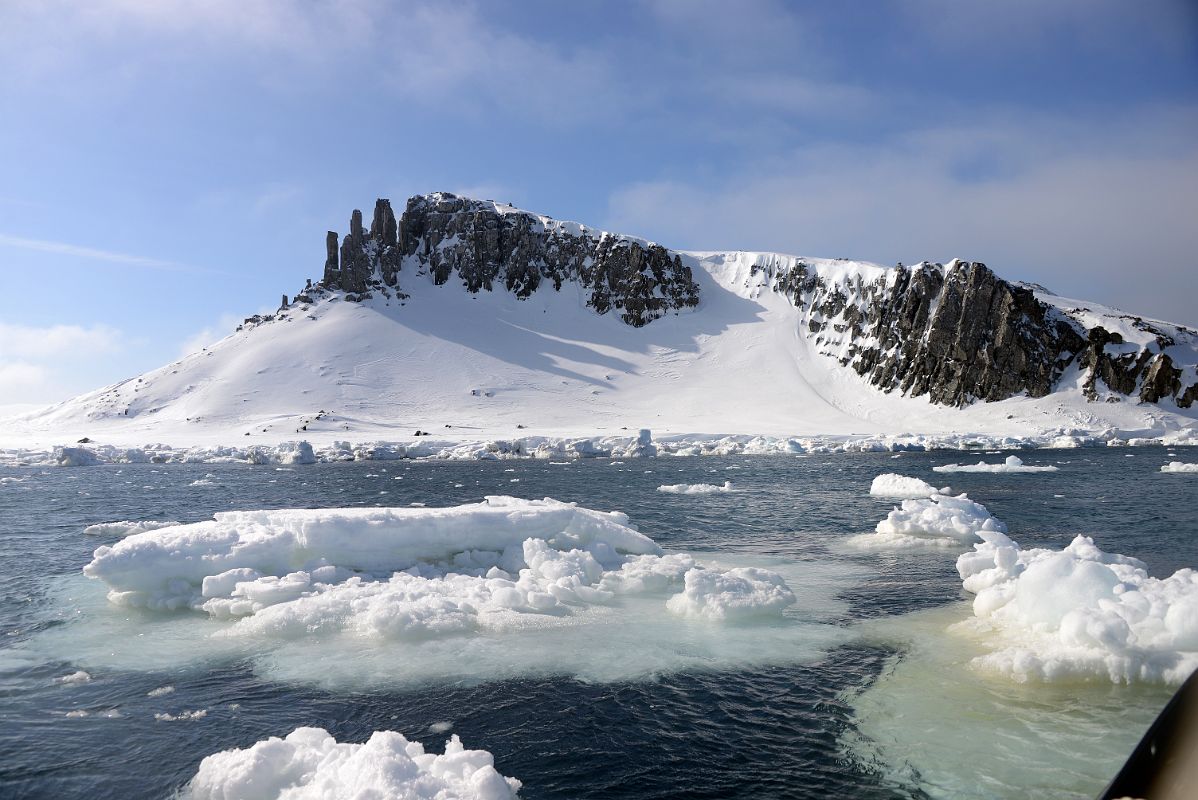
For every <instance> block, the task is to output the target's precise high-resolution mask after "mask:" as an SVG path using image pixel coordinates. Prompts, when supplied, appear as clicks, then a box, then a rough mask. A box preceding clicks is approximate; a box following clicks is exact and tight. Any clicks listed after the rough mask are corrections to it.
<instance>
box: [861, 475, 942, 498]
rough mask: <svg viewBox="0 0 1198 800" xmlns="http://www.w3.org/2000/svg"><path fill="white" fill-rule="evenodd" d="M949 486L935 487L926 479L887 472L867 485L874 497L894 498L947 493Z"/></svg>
mask: <svg viewBox="0 0 1198 800" xmlns="http://www.w3.org/2000/svg"><path fill="white" fill-rule="evenodd" d="M948 491H949V487H947V486H945V487H944V488H943V489H937V488H936V487H935V486H933V485H932V484H930V483H928V482H927V481H923V480H920V479H919V478H911V477H908V476H906V475H898V474H896V473H893V472H887V473H885V474H882V475H879V476H878V477H876V478H874V480H873V483H871V484H870V486H869V493H870V494H871V495H873V496H874V497H892V498H895V499H915V498H920V497H929V496H931V495H934V494H948Z"/></svg>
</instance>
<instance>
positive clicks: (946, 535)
mask: <svg viewBox="0 0 1198 800" xmlns="http://www.w3.org/2000/svg"><path fill="white" fill-rule="evenodd" d="M1006 530H1007V526H1006V525H1005V524H1004V523H1003V522H1002V521H1001V520H999V519H997V518H996V517H994V516H992V515H991V514H990V512H989V511H988V510H987V509H986V507H985V506H984V505H982V504H981V503H975V502H974V501H972V500H970V499H969V498H968V497H967V496H966V495H963V494H961V495H957V496H956V497H952V496H950V495H941V494H937V495H932V496H931V497H928V498H925V499H922V500H904V501H903V504H902V506H900V507H899V508H895V509H893V510H892V511H891V512H890V513H889V514H887V515H886V519H884V520H882V521H881V522H879V523H878V524H877V527H876V532H875V533H867V534H862V535H860V536H854V537H852V538H851V539H850V540H849V543H850V544H851V545H853V546H856V547H864V548H891V547H920V546H929V545H930V546H936V547H952V546H956V545H963V544H972V543H973V542H976V541H978V540H979V537H980V535H981V534H982V533H984V532H1006Z"/></svg>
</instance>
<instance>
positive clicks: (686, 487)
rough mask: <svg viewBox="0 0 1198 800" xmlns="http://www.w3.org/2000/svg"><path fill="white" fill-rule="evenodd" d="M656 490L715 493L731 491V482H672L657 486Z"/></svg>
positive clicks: (683, 492)
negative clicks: (717, 484) (717, 483)
mask: <svg viewBox="0 0 1198 800" xmlns="http://www.w3.org/2000/svg"><path fill="white" fill-rule="evenodd" d="M657 491H659V492H665V493H666V494H716V493H718V492H731V491H732V482H731V481H724V484H723V485H722V486H715V485H713V484H710V483H674V484H669V485H667V486H658V487H657Z"/></svg>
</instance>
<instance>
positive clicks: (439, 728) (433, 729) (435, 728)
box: [428, 722, 453, 733]
mask: <svg viewBox="0 0 1198 800" xmlns="http://www.w3.org/2000/svg"><path fill="white" fill-rule="evenodd" d="M451 730H453V723H452V722H434V723H433V724H432V725H429V726H428V732H429V733H449V732H450V731H451Z"/></svg>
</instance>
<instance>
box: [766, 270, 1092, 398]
mask: <svg viewBox="0 0 1198 800" xmlns="http://www.w3.org/2000/svg"><path fill="white" fill-rule="evenodd" d="M774 286H775V289H776V290H778V291H782V292H784V293H785V294H786V295H787V296H788V297H789V298H790V299H791V302H793V303H794V304H795V306H797V307H798V308H800V309H803V310H805V312H806V316H807V317H808V320H809V321H808V329H809V331H810V333H811V336H812V337H813V340H814V342H815V343H816V345H817V348H818V349H819V350H820V351H821V352H824V353H826V354H828V355H833V356H835V357H836V358H838V360H839V361H840V362H841V363H842V364H844V365H845V366H850V367H852V368H853V369H854V370H855V371H856V372H857V373H858V374H859V375H862V376H864V377H865V378H867V379H868V380H869V382H870V383H871V384H873V385H874V386H877V387H879V388H881V389H883V390H885V391H893V390H899V391H901V392H903V393H904V394H908V395H912V396H922V395H927V396H928V398H929V399H930V400H931V401H932V402H934V403H940V404H944V405H953V406H963V405H967V404H969V403H971V402H973V401H974V400H1002V399H1005V398H1007V397H1011V396H1013V395H1016V394H1020V393H1024V392H1026V393H1027V394H1028V395H1030V396H1032V397H1043V396H1044V395H1046V394H1048V393H1049V392H1051V391H1052V390H1053V387H1054V385H1055V383H1056V381H1057V379H1058V378H1059V377H1060V375H1061V373H1062V371H1063V370H1064V368H1065V367H1066V366H1067V365H1068V364H1069V363H1070V361H1071V360H1072V358H1073V356H1074V355H1076V354H1077V353H1078V352H1080V351H1081V350H1082V348H1083V347H1084V345H1085V341H1084V339H1082V337H1081V336H1080V335H1079V333H1078V332H1077V330H1076V329H1075V327H1074V326H1073V325H1072V324H1070V323H1069V322H1068V321H1067V320H1065V319H1062V318H1060V317H1059V316H1056V315H1054V314H1052V313H1051V311H1050V309H1049V307H1048V306H1046V305H1044V304H1043V303H1040V302H1039V301H1038V300H1036V298H1035V296H1034V295H1033V293H1032V291H1031V290H1030V289H1024V288H1022V287H1019V286H1016V285H1013V284H1010V283H1007V282H1006V281H1004V280H1002V279H1001V278H999V277H998V276H997V275H995V274H994V273H993V272H992V271H991V270H990V269H988V268H987V267H986V265H985V264H982V263H979V262H968V261H954V262H952V263H951V264H949V265H948V266H947V267H942V266H940V265H939V264H927V263H924V264H920V265H917V266H915V267H904V266H902V265H901V264H900V265H899V266H897V267H895V269H894V270H892V271H891V272H890V273H888V274H886V275H883V276H882V277H880V278H878V279H876V280H874V281H872V282H865V281H863V280H862V279H860V278H857V279H855V280H853V281H851V282H850V283H849V284H848V285H847V286H846V285H842V284H840V283H828V282H826V281H825V280H824V279H823V278H822V277H820V276H819V275H818V274H817V273H816V271H815V270H813V269H811V268H809V267H808V266H807V265H805V264H803V263H802V262H800V263H799V264H798V265H797V266H795V267H794V268H793V269H791V270H790V271H789V272H787V273H785V274H782V275H778V276H776V277H775V282H774Z"/></svg>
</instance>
